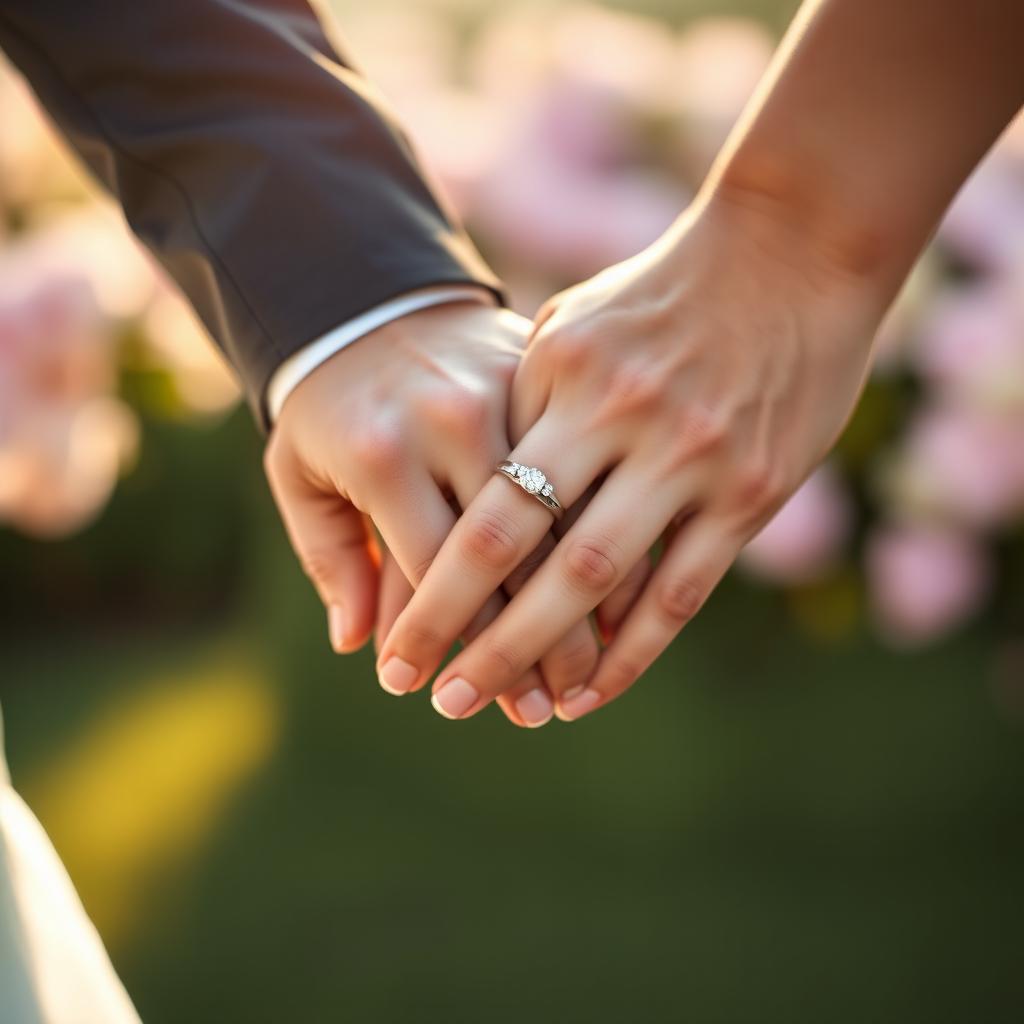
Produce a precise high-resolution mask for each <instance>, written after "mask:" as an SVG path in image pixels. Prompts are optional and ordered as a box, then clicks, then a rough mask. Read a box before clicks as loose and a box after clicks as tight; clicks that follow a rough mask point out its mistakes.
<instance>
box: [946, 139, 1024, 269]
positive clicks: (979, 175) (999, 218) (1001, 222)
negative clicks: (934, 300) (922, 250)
mask: <svg viewBox="0 0 1024 1024" xmlns="http://www.w3.org/2000/svg"><path fill="white" fill-rule="evenodd" d="M938 237H939V240H940V241H941V242H942V243H944V244H945V245H946V246H947V247H948V248H949V249H950V250H952V251H953V252H955V253H956V254H957V255H958V256H960V257H961V258H962V259H964V260H967V261H968V262H970V263H973V264H976V265H977V266H979V267H981V268H983V269H988V270H994V271H1002V270H1005V269H1007V268H1008V267H1011V266H1013V265H1014V264H1015V263H1018V262H1019V261H1020V260H1021V259H1022V258H1024V167H1022V166H1021V164H1020V163H1019V162H1018V161H1017V160H1016V159H1015V158H1014V157H1013V156H1011V153H1010V151H1009V149H1008V147H1007V144H1006V143H1003V144H1000V145H997V147H996V149H995V150H994V151H993V152H992V153H991V154H990V155H989V157H988V158H987V159H986V160H985V161H984V162H983V163H982V164H981V165H980V166H979V167H978V169H977V170H976V171H975V172H974V174H973V175H972V176H971V177H970V179H969V180H968V181H967V183H966V184H965V185H964V187H963V188H962V189H961V191H960V194H959V195H958V196H957V197H956V199H955V200H954V202H953V204H952V206H951V207H950V208H949V211H948V212H947V214H946V217H945V219H944V220H943V223H942V225H941V227H940V229H939V234H938Z"/></svg>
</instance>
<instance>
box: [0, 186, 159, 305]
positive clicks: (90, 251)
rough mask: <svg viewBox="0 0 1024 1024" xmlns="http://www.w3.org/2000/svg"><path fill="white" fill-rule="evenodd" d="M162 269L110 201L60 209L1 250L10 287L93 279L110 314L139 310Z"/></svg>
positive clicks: (1, 270) (1, 269)
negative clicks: (63, 279)
mask: <svg viewBox="0 0 1024 1024" xmlns="http://www.w3.org/2000/svg"><path fill="white" fill-rule="evenodd" d="M161 273H162V272H161V271H160V270H159V268H158V267H157V266H156V264H155V263H153V261H152V260H151V259H150V257H149V256H148V255H147V254H146V251H145V250H144V249H143V248H142V246H141V245H140V244H139V243H138V242H137V241H136V240H135V239H134V238H133V237H132V235H131V233H130V232H129V231H128V228H127V227H126V226H125V224H124V221H123V219H122V218H121V216H120V215H119V214H118V213H117V212H116V211H115V210H114V208H113V206H112V205H111V204H110V203H107V202H104V203H94V204H89V205H83V206H77V207H73V208H72V209H71V210H67V209H65V210H62V211H61V212H60V213H59V214H56V213H55V214H54V215H52V216H50V217H49V218H46V219H43V220H41V221H39V222H37V223H35V224H33V225H32V227H31V228H30V229H29V230H28V231H26V232H24V233H23V234H20V235H18V236H16V237H15V238H14V239H13V240H12V241H11V242H10V243H9V244H8V245H7V246H5V247H4V248H3V249H0V281H3V282H4V285H5V290H6V291H10V290H11V289H14V288H21V289H23V290H24V291H31V290H32V289H34V288H35V287H36V286H37V284H38V282H40V281H44V280H46V279H47V278H52V277H74V278H78V279H81V280H84V281H86V282H88V284H89V285H90V286H91V287H92V291H93V295H94V296H95V300H96V303H97V304H98V306H99V308H100V310H101V311H102V312H103V314H104V315H105V316H107V317H110V318H118V319H124V318H128V317H132V316H137V315H138V314H140V313H141V312H142V310H143V309H144V308H145V307H146V304H147V303H148V302H149V301H150V299H151V298H152V297H153V295H154V293H155V289H156V285H157V281H158V279H159V277H160V275H161Z"/></svg>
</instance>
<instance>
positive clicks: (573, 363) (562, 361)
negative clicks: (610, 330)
mask: <svg viewBox="0 0 1024 1024" xmlns="http://www.w3.org/2000/svg"><path fill="white" fill-rule="evenodd" d="M539 343H540V344H542V345H543V348H544V353H545V356H546V357H547V358H548V359H550V360H551V362H552V364H553V365H554V366H555V367H556V368H557V369H559V370H565V371H573V370H579V369H581V368H582V367H583V366H584V365H585V364H586V362H587V360H588V358H589V356H590V352H591V350H592V347H593V346H592V344H591V339H590V335H589V332H588V331H586V330H584V329H583V328H582V327H580V326H578V325H575V324H574V325H571V326H569V325H566V326H562V327H557V328H555V329H554V330H551V331H548V332H547V333H546V334H544V335H543V337H542V338H541V339H539Z"/></svg>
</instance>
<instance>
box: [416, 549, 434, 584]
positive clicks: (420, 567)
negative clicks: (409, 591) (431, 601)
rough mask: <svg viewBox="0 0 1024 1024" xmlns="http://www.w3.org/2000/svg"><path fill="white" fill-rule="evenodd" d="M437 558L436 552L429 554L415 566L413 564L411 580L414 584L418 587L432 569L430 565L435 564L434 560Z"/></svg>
mask: <svg viewBox="0 0 1024 1024" xmlns="http://www.w3.org/2000/svg"><path fill="white" fill-rule="evenodd" d="M436 558H437V555H436V554H435V555H428V556H427V557H426V558H424V559H423V560H422V561H420V562H417V563H416V564H415V565H414V566H412V568H411V569H410V570H409V571H410V572H411V573H412V581H411V582H412V584H413V586H416V587H418V586H419V585H420V584H421V583H422V582H423V579H424V577H425V576H426V575H427V573H428V572H429V571H430V567H431V566H432V565H433V564H434V560H435V559H436Z"/></svg>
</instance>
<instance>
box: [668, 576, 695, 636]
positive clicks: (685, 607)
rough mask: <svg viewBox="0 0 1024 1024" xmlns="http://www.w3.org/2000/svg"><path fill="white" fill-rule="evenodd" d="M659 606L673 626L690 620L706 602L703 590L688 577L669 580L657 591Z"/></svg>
mask: <svg viewBox="0 0 1024 1024" xmlns="http://www.w3.org/2000/svg"><path fill="white" fill-rule="evenodd" d="M657 598H658V608H659V610H660V611H661V614H662V615H663V616H664V618H665V619H666V620H667V621H668V622H669V623H670V624H671V625H673V626H676V627H680V626H683V625H685V624H686V623H687V622H689V621H690V620H691V619H692V618H693V617H694V616H695V615H696V614H697V612H699V611H700V608H701V605H702V604H703V603H704V598H703V592H702V590H701V588H700V587H699V586H697V584H696V583H695V582H694V581H693V580H691V579H688V578H687V577H685V576H684V577H679V578H677V579H670V580H667V581H666V582H665V583H664V584H663V585H662V586H661V587H660V588H659V589H658V591H657Z"/></svg>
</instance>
